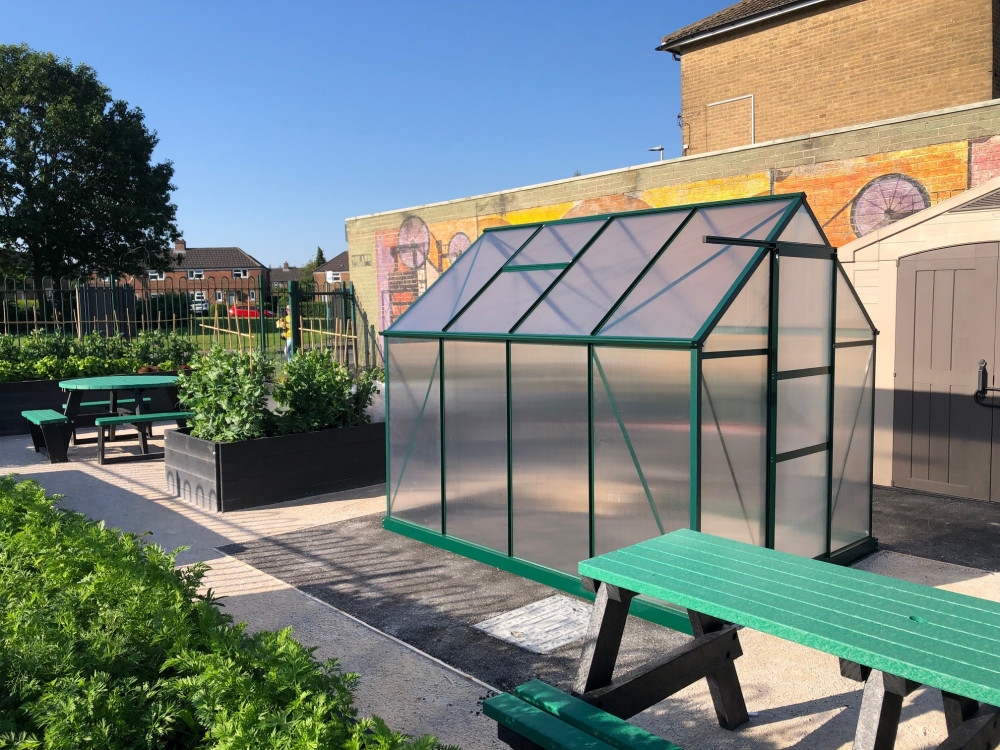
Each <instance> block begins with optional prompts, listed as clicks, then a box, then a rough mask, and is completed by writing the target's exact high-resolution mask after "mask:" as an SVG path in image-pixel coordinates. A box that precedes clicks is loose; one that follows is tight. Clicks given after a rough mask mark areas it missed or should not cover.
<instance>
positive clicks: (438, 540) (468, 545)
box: [382, 517, 691, 635]
mask: <svg viewBox="0 0 1000 750" xmlns="http://www.w3.org/2000/svg"><path fill="white" fill-rule="evenodd" d="M382 528H384V529H386V530H388V531H392V532H394V533H396V534H400V535H401V536H405V537H409V538H410V539H414V540H416V541H418V542H423V543H424V544H430V545H432V546H434V547H438V548H439V549H443V550H446V551H448V552H454V553H455V554H457V555H462V556H463V557H468V558H471V559H473V560H475V561H477V562H481V563H485V564H486V565H492V566H493V567H495V568H499V569H500V570H505V571H507V572H508V573H513V574H514V575H519V576H521V577H522V578H527V579H528V580H530V581H535V582H536V583H541V584H542V585H544V586H550V587H551V588H554V589H557V590H559V591H565V592H566V593H567V594H572V595H573V596H578V597H580V598H581V599H586V600H588V601H594V594H593V593H592V592H590V591H587V590H586V589H585V588H584V587H583V582H582V581H581V580H580V577H579V576H574V575H570V574H569V573H564V572H562V571H559V570H553V569H552V568H547V567H545V566H544V565H538V564H537V563H533V562H528V561H527V560H521V559H520V558H517V557H510V556H508V555H505V554H504V553H503V552H498V551H497V550H494V549H490V548H489V547H483V546H482V545H479V544H475V543H474V542H467V541H465V540H464V539H457V538H456V537H453V536H447V535H445V534H442V533H440V532H438V531H434V530H432V529H427V528H424V527H423V526H418V525H417V524H415V523H410V522H409V521H403V520H400V519H398V518H389V517H386V518H383V519H382ZM629 613H630V614H633V615H635V616H636V617H641V618H642V619H643V620H648V621H649V622H653V623H656V624H657V625H663V626H664V627H667V628H670V629H671V630H676V631H678V632H681V633H686V634H687V635H691V623H690V621H689V620H688V616H687V612H686V611H685V610H683V609H680V608H677V607H673V606H671V605H669V604H664V603H661V602H655V601H651V600H645V599H639V600H637V601H635V602H633V603H632V608H631V609H630V610H629Z"/></svg>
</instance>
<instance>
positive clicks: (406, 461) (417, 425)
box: [387, 342, 441, 507]
mask: <svg viewBox="0 0 1000 750" xmlns="http://www.w3.org/2000/svg"><path fill="white" fill-rule="evenodd" d="M387 343H388V342H387ZM440 358H441V352H440V350H439V351H438V355H437V356H436V357H435V358H434V367H433V369H431V377H430V382H428V383H427V393H425V394H424V402H423V403H422V404H421V405H420V413H419V414H417V419H416V421H415V422H414V425H413V434H412V435H411V436H410V444H409V445H408V446H407V448H406V457H405V458H404V459H403V468H401V469H400V470H399V481H398V482H396V489H395V490H394V491H393V493H392V501H391V502H390V503H389V505H390V507H391V506H392V505H393V504H394V503H395V502H396V495H398V494H399V487H400V485H402V484H403V476H404V475H405V474H406V467H407V465H408V464H409V463H410V456H412V455H413V448H414V447H415V446H416V444H417V432H418V431H419V429H420V423H421V422H422V421H423V419H424V410H425V409H426V408H427V401H428V399H430V397H431V391H433V390H434V376H435V375H437V372H438V365H439V364H440V361H441V360H440ZM387 478H388V477H387Z"/></svg>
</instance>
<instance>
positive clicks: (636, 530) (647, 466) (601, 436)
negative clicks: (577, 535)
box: [593, 347, 691, 555]
mask: <svg viewBox="0 0 1000 750" xmlns="http://www.w3.org/2000/svg"><path fill="white" fill-rule="evenodd" d="M593 370H594V372H593V383H594V551H595V553H596V554H598V555H602V554H604V553H605V552H610V551H612V550H616V549H620V548H622V547H626V546H628V545H630V544H635V543H637V542H641V541H643V540H645V539H649V538H651V537H654V536H658V535H660V534H666V533H668V532H671V531H674V530H676V529H680V528H685V529H686V528H688V527H689V526H690V518H691V505H690V502H691V500H690V498H691V353H690V352H689V351H670V350H664V349H622V348H608V347H595V348H594V362H593Z"/></svg>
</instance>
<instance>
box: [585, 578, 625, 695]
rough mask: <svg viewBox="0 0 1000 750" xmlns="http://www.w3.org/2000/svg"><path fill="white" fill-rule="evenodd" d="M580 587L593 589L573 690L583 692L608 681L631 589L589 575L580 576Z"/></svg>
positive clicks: (609, 680)
mask: <svg viewBox="0 0 1000 750" xmlns="http://www.w3.org/2000/svg"><path fill="white" fill-rule="evenodd" d="M583 586H584V588H586V589H588V590H589V591H595V592H596V593H597V599H596V600H595V601H594V611H593V613H592V614H591V615H590V625H589V627H588V629H587V635H586V637H585V638H584V641H583V653H581V655H580V669H579V671H578V672H577V675H576V685H575V687H574V690H575V691H576V692H577V693H579V694H580V695H583V694H584V693H587V692H589V691H591V690H594V689H596V688H601V687H606V686H607V685H610V684H611V676H612V674H613V673H614V671H615V662H616V661H617V660H618V649H619V648H621V645H622V634H623V633H624V632H625V621H626V619H627V618H628V608H629V605H630V604H631V603H632V597H634V596H635V592H634V591H629V590H628V589H623V588H619V587H618V586H609V585H608V584H606V583H602V582H601V581H595V580H593V579H591V578H584V579H583Z"/></svg>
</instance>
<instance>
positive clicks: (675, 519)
mask: <svg viewBox="0 0 1000 750" xmlns="http://www.w3.org/2000/svg"><path fill="white" fill-rule="evenodd" d="M875 334H876V331H875V329H874V326H873V325H872V323H871V321H870V320H869V318H868V316H867V314H866V313H865V311H864V308H863V306H862V305H861V303H860V302H859V300H858V298H857V295H856V294H855V293H854V290H853V288H852V286H851V284H850V282H849V281H848V278H847V276H846V275H845V274H844V272H843V270H842V269H841V267H840V264H839V262H838V260H837V255H836V250H835V249H834V248H833V247H831V246H830V245H829V243H828V242H827V240H826V238H825V237H824V235H823V232H822V229H821V228H820V226H819V224H818V223H817V222H816V219H815V217H814V215H813V213H812V211H811V210H810V208H809V206H808V204H807V203H806V199H805V196H804V195H802V194H791V195H778V196H767V197H762V198H752V199H746V200H737V201H726V202H718V203H704V204H698V205H691V206H683V207H673V208H665V209H654V210H648V211H635V212H628V213H619V214H613V215H606V216H596V217H586V218H580V219H570V220H563V221H550V222H541V223H537V224H524V225H516V226H502V227H494V228H491V229H488V230H485V231H484V232H483V234H482V235H481V236H480V237H479V239H478V240H477V241H476V242H475V243H474V244H473V245H472V246H471V247H469V249H468V250H466V252H465V253H464V254H463V255H462V256H461V257H460V258H459V259H458V260H457V261H456V262H455V263H454V264H453V265H452V266H451V267H450V268H449V269H448V270H447V271H446V272H445V273H444V274H443V275H442V276H441V278H440V279H438V281H437V282H436V283H435V284H434V285H433V286H432V287H431V288H430V289H428V290H427V292H426V293H425V294H424V295H423V296H422V297H420V298H419V299H418V300H417V301H416V302H415V303H414V304H413V305H412V306H411V307H410V308H409V309H408V310H407V311H406V312H405V313H404V314H403V315H402V316H401V317H400V318H399V319H398V320H396V322H395V323H394V324H393V325H392V326H391V328H389V329H388V330H387V331H385V332H384V335H385V338H386V371H387V372H386V377H387V383H388V386H387V391H388V399H387V410H388V414H387V422H388V429H387V441H388V446H387V462H388V466H387V473H386V477H387V502H388V513H387V517H386V519H385V521H384V525H385V527H386V528H388V529H391V530H393V531H396V532H399V533H402V534H406V535H408V536H411V537H414V538H417V539H421V540H423V541H425V542H429V543H431V544H435V545H438V546H441V547H444V548H446V549H450V550H452V551H456V552H459V553H461V554H465V555H468V556H470V557H473V558H475V559H478V560H481V561H484V562H488V563H490V564H493V565H496V566H497V567H501V568H504V569H507V570H512V571H514V572H517V573H520V574H522V575H525V576H526V577H529V578H533V579H535V580H540V581H543V582H545V583H548V584H550V585H554V586H557V587H560V588H564V589H566V590H570V591H577V590H578V589H579V579H578V577H577V573H576V569H577V563H578V562H579V561H580V560H583V559H586V558H588V557H592V556H594V555H596V554H602V553H604V552H608V551H610V550H614V549H617V548H620V547H624V546H626V545H629V544H633V543H635V542H639V541H642V540H644V539H648V538H650V537H652V536H656V535H659V534H664V533H667V532H670V531H673V530H675V529H679V528H691V529H697V530H701V531H705V532H708V533H711V534H717V535H720V536H724V537H728V538H730V539H735V540H740V541H745V542H749V543H752V544H756V545H763V546H767V547H773V548H776V549H779V550H784V551H788V552H793V553H796V554H800V555H805V556H809V557H817V558H821V559H828V560H833V561H839V562H847V561H850V560H853V559H856V558H857V557H860V556H862V555H864V554H866V553H867V552H869V551H871V550H873V549H874V547H875V540H874V539H873V538H872V535H871V471H872V402H873V395H874V393H873V391H874V382H875V381H874V363H875V359H874V350H875Z"/></svg>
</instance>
